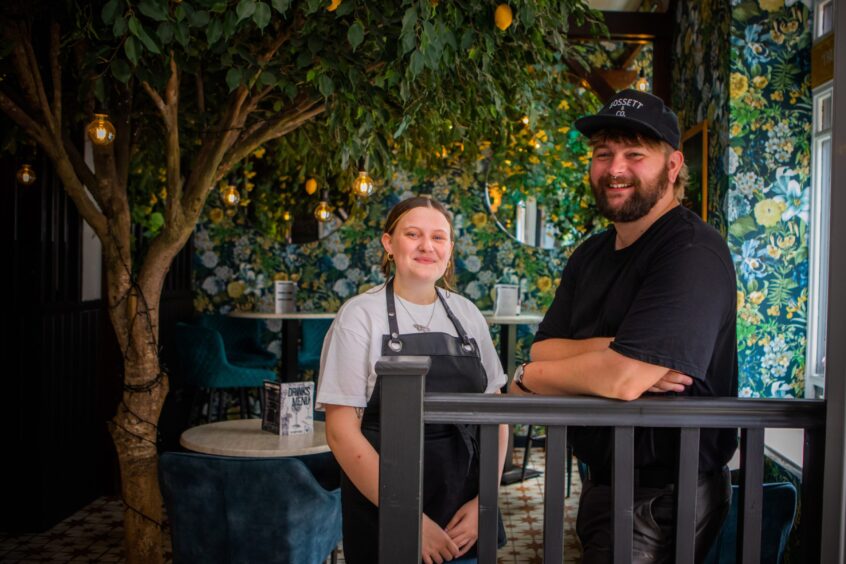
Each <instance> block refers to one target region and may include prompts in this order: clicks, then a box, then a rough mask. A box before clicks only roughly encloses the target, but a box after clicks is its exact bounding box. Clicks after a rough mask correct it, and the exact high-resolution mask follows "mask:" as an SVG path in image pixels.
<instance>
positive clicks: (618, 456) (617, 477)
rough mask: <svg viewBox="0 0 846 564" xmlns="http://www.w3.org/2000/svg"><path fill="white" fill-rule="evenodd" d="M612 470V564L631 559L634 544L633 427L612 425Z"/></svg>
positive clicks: (625, 563)
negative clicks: (613, 426)
mask: <svg viewBox="0 0 846 564" xmlns="http://www.w3.org/2000/svg"><path fill="white" fill-rule="evenodd" d="M613 459H614V462H613V467H612V468H613V470H612V472H611V481H612V491H611V499H612V500H613V502H612V503H613V507H614V516H613V517H612V522H613V525H612V534H613V537H612V538H613V543H614V544H613V546H614V550H613V552H614V564H627V563H629V562H631V561H632V549H633V548H634V515H633V513H634V428H633V427H615V428H614V455H613Z"/></svg>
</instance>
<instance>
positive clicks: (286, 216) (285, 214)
mask: <svg viewBox="0 0 846 564" xmlns="http://www.w3.org/2000/svg"><path fill="white" fill-rule="evenodd" d="M282 221H291V212H289V211H287V210H285V211H283V212H282Z"/></svg>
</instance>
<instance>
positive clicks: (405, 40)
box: [400, 33, 417, 55]
mask: <svg viewBox="0 0 846 564" xmlns="http://www.w3.org/2000/svg"><path fill="white" fill-rule="evenodd" d="M400 44H401V45H402V54H403V55H407V54H408V53H410V52H411V51H413V50H414V48H415V47H417V37H415V35H414V34H413V33H406V34H405V35H402V36H400Z"/></svg>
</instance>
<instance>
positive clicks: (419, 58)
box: [409, 51, 426, 78]
mask: <svg viewBox="0 0 846 564" xmlns="http://www.w3.org/2000/svg"><path fill="white" fill-rule="evenodd" d="M425 64H426V60H425V59H424V58H423V53H421V52H420V51H415V52H414V53H412V54H411V63H410V64H409V67H410V68H411V76H412V78H417V75H419V74H420V71H422V70H423V67H424V66H425Z"/></svg>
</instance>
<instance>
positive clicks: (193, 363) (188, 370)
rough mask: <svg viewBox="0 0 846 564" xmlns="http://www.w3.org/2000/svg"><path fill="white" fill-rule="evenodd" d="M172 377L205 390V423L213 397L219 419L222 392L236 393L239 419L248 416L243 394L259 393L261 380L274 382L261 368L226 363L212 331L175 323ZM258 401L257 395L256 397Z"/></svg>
mask: <svg viewBox="0 0 846 564" xmlns="http://www.w3.org/2000/svg"><path fill="white" fill-rule="evenodd" d="M173 345H174V350H173V351H172V356H173V357H174V359H175V362H176V366H175V367H174V368H175V374H174V375H175V376H176V377H177V378H178V384H181V385H183V386H196V387H199V388H202V389H205V390H208V392H209V394H208V420H209V421H212V420H213V419H214V417H213V408H214V405H215V401H214V400H215V398H216V397H217V400H218V401H217V405H218V417H217V418H218V419H222V418H223V416H224V413H223V403H224V402H223V398H222V391H223V390H237V391H238V392H239V395H240V408H241V418H242V419H245V418H247V417H248V416H249V409H248V406H247V390H248V389H250V388H259V389H261V387H262V385H263V382H264V381H265V380H276V373H275V372H273V371H271V370H266V369H261V368H251V367H248V366H239V365H236V364H233V363H232V362H230V360H229V358H228V357H227V354H226V350H225V347H224V343H223V337H222V336H221V334H220V333H219V332H217V331H215V330H214V329H211V328H208V327H203V326H201V325H192V324H187V323H177V324H176V326H175V327H174V332H173ZM259 397H261V394H259Z"/></svg>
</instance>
